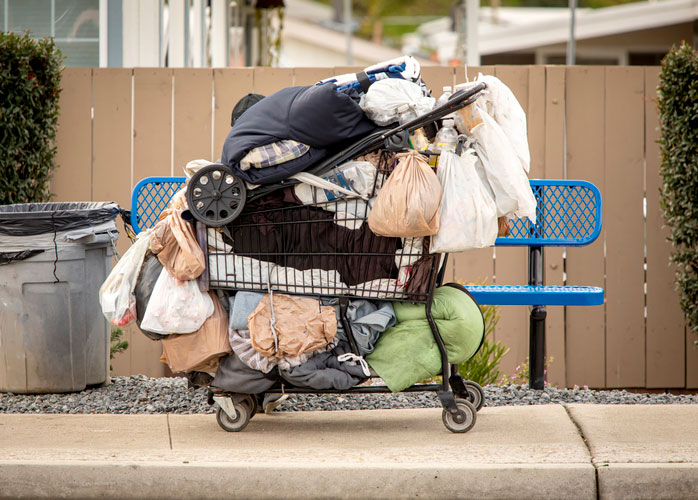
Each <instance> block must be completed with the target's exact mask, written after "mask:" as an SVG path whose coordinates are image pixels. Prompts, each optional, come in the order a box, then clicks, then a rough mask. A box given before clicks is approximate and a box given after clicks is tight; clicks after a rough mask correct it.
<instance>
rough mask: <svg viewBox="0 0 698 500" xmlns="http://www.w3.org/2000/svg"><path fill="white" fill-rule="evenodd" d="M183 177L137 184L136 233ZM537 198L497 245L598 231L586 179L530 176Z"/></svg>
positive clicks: (579, 241)
mask: <svg viewBox="0 0 698 500" xmlns="http://www.w3.org/2000/svg"><path fill="white" fill-rule="evenodd" d="M185 180H186V179H185V178H184V177H147V178H145V179H143V180H142V181H140V182H139V183H138V184H136V187H135V188H134V189H133V194H132V196H131V225H132V226H133V229H134V230H135V231H136V233H139V232H140V231H142V230H143V229H146V228H149V227H152V226H154V225H155V223H156V222H157V220H158V216H159V215H160V212H162V210H163V209H164V208H165V207H166V206H167V203H168V202H169V201H170V198H172V196H173V195H174V194H175V193H176V192H177V191H179V190H180V189H181V188H182V187H184V182H185ZM530 182H531V188H532V189H533V193H534V194H535V196H536V200H537V201H538V207H537V212H538V213H537V221H536V224H531V222H530V221H529V220H528V219H514V220H511V221H509V227H510V232H511V235H510V236H508V237H506V238H497V241H496V243H495V244H496V245H507V246H581V245H587V244H589V243H591V242H592V241H594V240H595V239H596V238H597V237H598V236H599V233H600V232H601V220H602V217H601V214H602V210H601V193H600V192H599V190H598V189H597V188H596V186H594V185H593V184H591V183H589V182H586V181H577V180H574V181H571V180H540V179H533V180H531V181H530Z"/></svg>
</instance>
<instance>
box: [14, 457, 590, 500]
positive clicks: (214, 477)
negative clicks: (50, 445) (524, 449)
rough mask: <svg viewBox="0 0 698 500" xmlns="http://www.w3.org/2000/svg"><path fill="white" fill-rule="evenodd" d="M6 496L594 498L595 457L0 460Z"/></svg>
mask: <svg viewBox="0 0 698 500" xmlns="http://www.w3.org/2000/svg"><path fill="white" fill-rule="evenodd" d="M0 484H2V488H0V498H1V499H5V498H7V499H9V498H72V499H76V500H83V499H92V498H100V499H107V500H109V499H116V498H119V499H134V500H135V499H141V498H150V499H159V498H162V499H167V500H179V499H182V500H185V499H186V500H194V499H218V498H235V499H237V498H239V499H247V500H255V499H265V498H275V499H291V498H303V499H308V500H314V499H326V498H333V499H353V498H357V499H363V500H368V499H403V498H438V499H443V498H453V499H456V498H457V499H461V498H462V499H466V498H478V499H490V498H492V499H494V498H498V499H515V498H536V499H559V498H578V499H579V498H581V499H583V498H588V499H590V500H593V499H596V498H597V494H596V481H595V472H594V467H593V466H592V465H591V464H549V465H530V464H521V465H517V464H511V465H479V464H463V465H456V466H446V467H438V466H434V467H424V466H423V465H415V466H410V465H405V466H397V467H396V466H393V467H385V466H382V465H380V464H347V466H346V467H339V466H337V465H328V466H324V465H323V464H319V465H316V464H313V465H304V464H298V465H296V464H279V465H269V466H247V465H245V464H239V463H194V464H191V465H190V464H183V463H177V464H172V463H168V462H156V463H150V464H146V465H143V464H131V463H113V464H103V463H94V462H76V461H71V462H52V463H45V462H38V461H36V462H31V461H23V462H18V461H12V462H8V461H0Z"/></svg>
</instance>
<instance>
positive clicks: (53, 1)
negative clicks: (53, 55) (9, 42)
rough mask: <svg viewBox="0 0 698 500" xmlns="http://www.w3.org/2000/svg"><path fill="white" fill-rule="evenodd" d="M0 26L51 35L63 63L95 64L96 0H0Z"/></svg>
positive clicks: (35, 33)
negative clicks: (62, 58)
mask: <svg viewBox="0 0 698 500" xmlns="http://www.w3.org/2000/svg"><path fill="white" fill-rule="evenodd" d="M0 27H2V30H3V31H14V32H18V33H22V32H24V31H26V30H29V31H30V33H31V35H32V36H33V37H35V38H42V37H46V36H52V37H53V38H54V41H55V42H56V46H57V47H58V48H59V49H60V50H61V52H62V53H63V56H64V57H65V61H64V64H65V65H66V66H99V0H0Z"/></svg>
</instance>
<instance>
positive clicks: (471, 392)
mask: <svg viewBox="0 0 698 500" xmlns="http://www.w3.org/2000/svg"><path fill="white" fill-rule="evenodd" d="M465 389H466V390H467V391H468V399H469V400H470V402H471V403H472V404H473V406H474V407H475V410H476V411H480V408H482V406H483V405H484V404H485V391H484V390H483V389H482V387H480V384H478V383H477V382H472V381H470V380H466V381H465Z"/></svg>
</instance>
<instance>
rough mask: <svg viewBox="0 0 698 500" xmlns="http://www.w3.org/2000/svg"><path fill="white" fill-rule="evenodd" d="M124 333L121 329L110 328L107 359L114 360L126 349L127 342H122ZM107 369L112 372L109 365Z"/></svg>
mask: <svg viewBox="0 0 698 500" xmlns="http://www.w3.org/2000/svg"><path fill="white" fill-rule="evenodd" d="M123 335H124V331H123V330H122V329H121V328H112V330H111V339H110V340H111V341H110V342H109V359H110V360H112V359H114V356H116V355H117V354H119V353H120V352H124V351H125V350H126V349H128V340H123V339H122V338H121V337H123ZM109 369H110V370H112V369H113V368H112V366H111V364H110V365H109Z"/></svg>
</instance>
